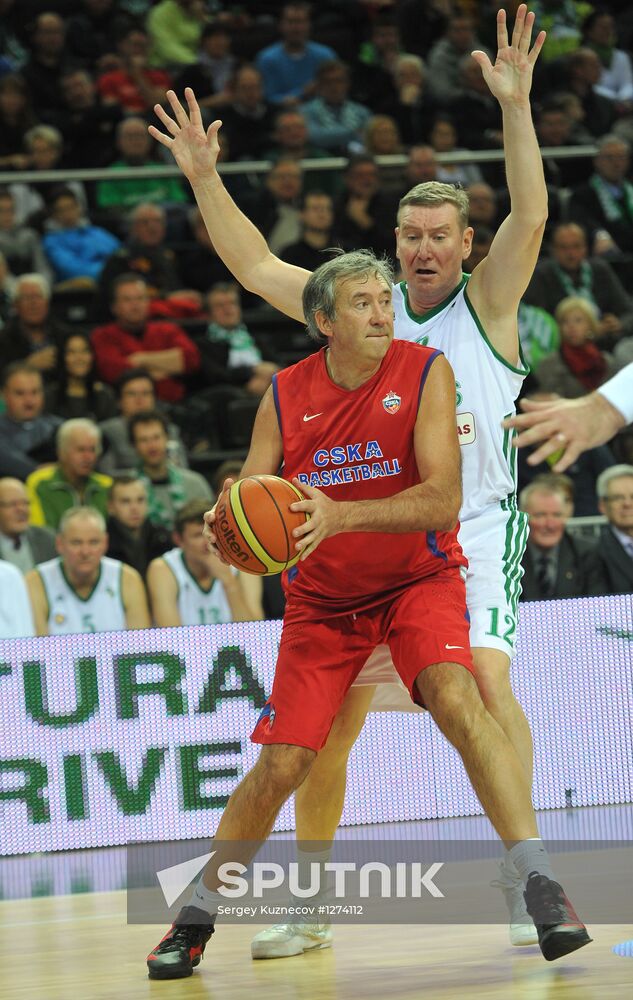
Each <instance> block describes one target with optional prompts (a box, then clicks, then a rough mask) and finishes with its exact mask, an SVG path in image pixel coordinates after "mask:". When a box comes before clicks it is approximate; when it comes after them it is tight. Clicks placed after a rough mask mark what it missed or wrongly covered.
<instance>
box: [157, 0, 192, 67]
mask: <svg viewBox="0 0 633 1000" xmlns="http://www.w3.org/2000/svg"><path fill="white" fill-rule="evenodd" d="M206 18H207V12H206V5H205V3H204V2H203V0H158V3H157V4H156V5H155V6H154V7H152V9H151V10H150V12H149V14H148V15H147V19H146V22H145V23H146V24H147V30H148V32H149V35H150V38H151V40H152V55H151V63H152V66H188V65H190V64H191V63H195V61H196V56H197V54H198V48H199V46H200V38H201V36H202V29H203V26H204V23H205V21H206Z"/></svg>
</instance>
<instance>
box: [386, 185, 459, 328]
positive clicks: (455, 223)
mask: <svg viewBox="0 0 633 1000" xmlns="http://www.w3.org/2000/svg"><path fill="white" fill-rule="evenodd" d="M472 238H473V230H472V228H471V227H470V226H467V227H466V229H464V231H463V232H462V230H461V228H460V224H459V218H458V215H457V208H456V207H455V205H451V204H448V203H447V204H445V205H437V206H433V207H429V206H427V205H406V206H405V207H404V208H403V209H402V211H401V213H400V224H399V226H398V228H397V229H396V255H397V257H398V260H399V261H400V266H401V268H402V273H403V274H404V277H405V280H406V282H407V287H408V290H409V299H410V302H411V305H412V307H413V309H414V310H415V311H416V312H426V311H427V310H428V309H432V308H433V307H434V306H436V305H438V304H439V303H440V302H441V301H442V300H443V299H445V298H446V296H447V295H449V294H450V292H452V290H453V289H454V288H455V287H456V286H457V285H458V284H459V282H460V279H461V274H462V261H463V260H464V259H465V258H466V257H467V256H468V254H469V253H470V247H471V243H472Z"/></svg>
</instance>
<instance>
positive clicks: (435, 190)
mask: <svg viewBox="0 0 633 1000" xmlns="http://www.w3.org/2000/svg"><path fill="white" fill-rule="evenodd" d="M407 205H422V206H424V207H425V208H438V207H439V206H440V205H454V206H455V208H456V209H457V217H458V219H459V224H460V228H461V229H462V230H464V229H465V228H466V226H467V225H468V209H469V199H468V192H467V191H464V189H463V188H459V187H455V186H454V185H453V184H444V182H443V181H424V183H423V184H416V185H415V187H412V188H411V190H410V191H407V193H406V194H405V196H404V197H403V198H401V199H400V204H399V205H398V225H399V224H400V213H401V212H402V209H403V208H406V207H407Z"/></svg>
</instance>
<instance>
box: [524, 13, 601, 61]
mask: <svg viewBox="0 0 633 1000" xmlns="http://www.w3.org/2000/svg"><path fill="white" fill-rule="evenodd" d="M588 8H589V4H585V3H578V2H577V0H572V2H571V3H561V2H560V0H533V2H532V3H530V10H532V11H534V14H535V15H536V20H535V22H534V32H537V31H546V32H547V38H546V39H545V45H544V46H543V49H542V52H541V55H542V56H543V57H544V59H545V62H552V60H554V59H558V58H559V57H560V56H563V55H565V54H566V53H568V52H573V51H574V50H575V49H577V48H578V46H579V45H580V41H581V38H582V19H583V17H584V16H585V15H586V14H587V11H588Z"/></svg>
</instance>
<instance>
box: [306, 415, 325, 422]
mask: <svg viewBox="0 0 633 1000" xmlns="http://www.w3.org/2000/svg"><path fill="white" fill-rule="evenodd" d="M322 416H323V413H313V414H311V415H310V416H308V414H307V413H304V414H303V422H304V423H305V424H307V422H308V420H315V419H316V418H317V417H322Z"/></svg>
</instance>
